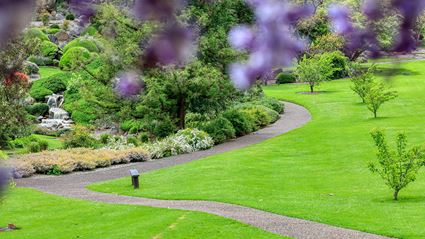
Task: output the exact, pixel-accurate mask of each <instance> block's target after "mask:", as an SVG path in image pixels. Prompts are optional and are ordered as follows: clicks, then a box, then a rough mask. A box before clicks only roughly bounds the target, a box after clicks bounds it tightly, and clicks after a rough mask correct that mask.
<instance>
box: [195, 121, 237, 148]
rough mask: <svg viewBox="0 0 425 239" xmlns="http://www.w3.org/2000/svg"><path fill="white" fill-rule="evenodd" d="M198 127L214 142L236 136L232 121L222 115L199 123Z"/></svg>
mask: <svg viewBox="0 0 425 239" xmlns="http://www.w3.org/2000/svg"><path fill="white" fill-rule="evenodd" d="M199 128H200V129H201V130H203V131H205V132H207V133H208V134H209V135H210V136H211V138H213V140H214V143H215V144H221V143H223V142H226V141H227V140H229V139H233V138H235V137H236V131H235V129H234V128H233V125H232V123H231V122H230V121H229V120H228V119H226V118H225V117H222V116H219V117H217V118H216V119H213V120H210V121H208V122H206V123H204V124H201V125H200V126H199Z"/></svg>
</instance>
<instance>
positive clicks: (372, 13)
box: [362, 0, 383, 20]
mask: <svg viewBox="0 0 425 239" xmlns="http://www.w3.org/2000/svg"><path fill="white" fill-rule="evenodd" d="M362 11H363V13H364V15H365V16H366V17H367V18H368V19H370V20H378V19H380V18H382V14H383V13H382V11H381V6H380V4H379V2H378V0H365V2H364V3H363V6H362Z"/></svg>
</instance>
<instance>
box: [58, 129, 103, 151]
mask: <svg viewBox="0 0 425 239" xmlns="http://www.w3.org/2000/svg"><path fill="white" fill-rule="evenodd" d="M64 146H65V148H66V149H69V148H96V147H97V146H98V142H97V140H96V139H95V138H93V137H92V136H91V134H90V132H89V131H88V130H87V129H86V128H84V127H76V128H75V129H74V130H72V131H70V132H68V133H67V134H66V135H65V137H64Z"/></svg>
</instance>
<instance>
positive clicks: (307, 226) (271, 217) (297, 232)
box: [17, 102, 386, 239]
mask: <svg viewBox="0 0 425 239" xmlns="http://www.w3.org/2000/svg"><path fill="white" fill-rule="evenodd" d="M285 106H286V107H285V114H283V115H282V117H281V119H279V120H278V121H277V122H276V123H274V124H273V125H270V126H268V127H266V128H264V129H261V130H259V131H257V132H255V133H252V134H250V135H247V136H244V137H240V138H238V139H235V140H232V141H230V142H227V143H224V144H221V145H217V146H215V147H214V148H212V149H209V150H205V151H199V152H194V153H191V154H185V155H178V156H173V157H168V158H164V159H160V160H155V161H149V162H142V163H132V164H126V165H119V166H114V167H110V168H104V169H98V170H95V171H90V172H79V173H73V174H68V175H62V176H35V177H31V178H26V179H18V180H17V185H18V186H19V187H30V188H35V189H38V190H41V191H44V192H47V193H51V194H55V195H60V196H65V197H70V198H76V199H84V200H91V201H97V202H104V203H111V204H131V205H143V206H151V207H161V208H173V209H183V210H192V211H200V212H206V213H210V214H215V215H219V216H223V217H226V218H231V219H234V220H237V221H240V222H243V223H246V224H249V225H252V226H255V227H258V228H261V229H264V230H266V231H269V232H273V233H276V234H280V235H283V236H288V237H292V238H302V239H321V238H326V239H332V238H335V239H336V238H339V239H340V238H344V239H350V238H353V239H354V238H355V239H360V238H364V239H380V238H386V237H383V236H379V235H373V234H369V233H365V232H360V231H355V230H351V229H345V228H339V227H335V226H330V225H326V224H322V223H317V222H312V221H307V220H302V219H297V218H291V217H286V216H282V215H278V214H274V213H270V212H266V211H261V210H258V209H254V208H248V207H243V206H239V205H233V204H228V203H221V202H211V201H192V200H157V199H149V198H140V197H130V196H121V195H114V194H106V193H99V192H93V191H89V190H88V189H86V186H87V185H89V184H92V183H96V182H101V181H105V180H111V179H116V178H121V177H125V176H129V170H130V169H138V170H139V172H142V173H145V172H148V171H152V170H157V169H161V168H165V167H172V166H175V165H179V164H183V163H188V162H190V161H194V160H199V159H202V158H205V157H207V156H210V155H214V154H219V153H224V152H226V151H230V150H235V149H239V148H243V147H246V146H249V145H252V144H255V143H259V142H261V141H263V140H266V139H270V138H273V137H276V136H279V135H281V134H284V133H286V132H289V131H291V130H294V129H297V128H299V127H301V126H303V125H304V124H306V123H307V122H309V121H310V119H311V115H310V113H309V112H308V111H307V110H306V109H305V108H303V107H301V106H299V105H296V104H293V103H289V102H285ZM129 182H130V179H129ZM141 190H143V189H141Z"/></svg>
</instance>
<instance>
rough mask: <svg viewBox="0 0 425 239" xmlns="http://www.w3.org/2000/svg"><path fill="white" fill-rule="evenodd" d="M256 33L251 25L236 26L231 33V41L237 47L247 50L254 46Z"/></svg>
mask: <svg viewBox="0 0 425 239" xmlns="http://www.w3.org/2000/svg"><path fill="white" fill-rule="evenodd" d="M254 39H255V36H254V33H253V32H252V30H251V29H250V28H249V26H245V25H241V26H237V27H234V28H233V29H232V30H231V31H230V33H229V42H230V44H231V45H232V47H234V48H235V49H238V50H247V49H249V48H251V47H253V44H254Z"/></svg>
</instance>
